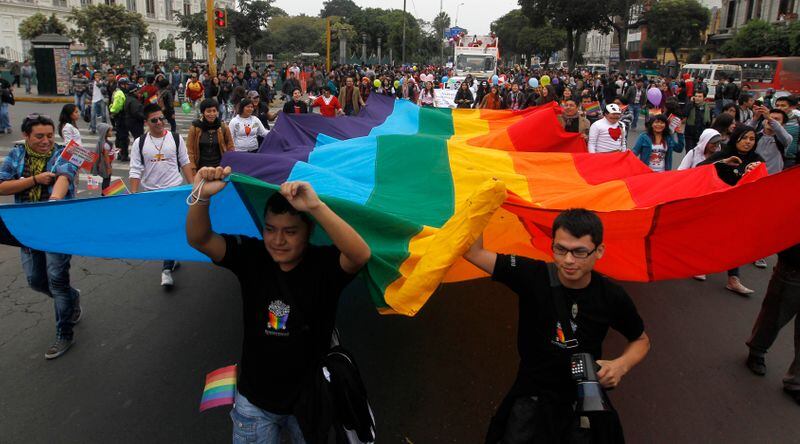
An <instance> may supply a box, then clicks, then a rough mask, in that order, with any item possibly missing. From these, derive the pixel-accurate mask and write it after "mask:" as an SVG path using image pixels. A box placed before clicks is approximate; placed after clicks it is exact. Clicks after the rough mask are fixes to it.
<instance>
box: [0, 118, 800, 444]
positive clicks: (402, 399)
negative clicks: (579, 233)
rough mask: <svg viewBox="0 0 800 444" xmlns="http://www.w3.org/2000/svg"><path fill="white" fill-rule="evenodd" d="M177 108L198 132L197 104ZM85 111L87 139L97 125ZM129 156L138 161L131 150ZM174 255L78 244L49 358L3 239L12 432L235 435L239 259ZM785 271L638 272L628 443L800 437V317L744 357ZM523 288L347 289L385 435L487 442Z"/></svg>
mask: <svg viewBox="0 0 800 444" xmlns="http://www.w3.org/2000/svg"><path fill="white" fill-rule="evenodd" d="M60 108H61V104H53V105H41V104H27V103H20V104H19V105H17V106H15V107H12V123H13V125H14V128H15V133H14V134H11V135H2V136H0V156H5V154H6V153H7V152H8V148H9V147H10V145H11V143H12V142H13V141H15V140H19V139H20V138H21V136H20V134H19V130H18V128H19V122H20V119H21V118H22V117H23V116H25V115H26V114H28V113H30V112H33V111H37V112H43V113H46V114H49V115H51V116H52V117H57V116H58V110H60ZM178 115H179V116H181V117H182V118H181V121H179V127H180V128H181V133H182V134H185V133H186V130H187V128H188V121H189V119H187V118H185V117H183V116H182V114H180V113H179V114H178ZM80 125H81V127H82V130H81V131H82V133H83V134H84V137H86V139H85V140H86V141H87V143H89V142H90V141H91V139H89V137H88V130H86V129H85V127H87V126H88V125H86V124H84V123H83V122H81V124H80ZM633 137H634V136H633V135H632V136H631V143H632V141H633V140H634V138H633ZM674 162H679V158H678V159H675V160H674ZM114 167H115V175H120V176H127V167H125V166H123V165H121V164H120V165H116V164H115V165H114ZM8 201H9V200H8V198H6V199H4V200H3V201H2V202H8ZM104 216H106V217H107V219H106V218H104ZM107 221H114V215H97V219H96V220H94V221H76V223H78V224H81V225H82V226H84V227H85V228H87V229H90V228H91V224H92V223H104V222H107ZM118 222H119V223H135V221H118ZM710 229H713V228H710ZM774 262H775V258H774V257H772V258H770V259H769V263H770V267H771V266H772V265H774ZM160 268H161V264H160V263H156V262H142V261H122V260H103V259H95V258H84V257H76V258H75V259H74V260H73V262H72V280H73V285H74V286H76V287H77V288H80V289H81V290H82V291H83V296H82V304H83V308H84V319H83V320H82V321H81V323H80V324H79V326H78V327H77V329H76V341H77V342H76V345H75V346H74V347H73V348H72V349H71V350H70V351H69V352H68V353H67V354H66V355H64V356H63V357H61V358H59V359H56V360H54V361H45V360H44V357H43V355H44V351H45V349H46V348H47V346H48V345H49V344H50V342H51V341H52V339H53V336H54V321H53V317H54V316H53V306H52V302H51V301H50V300H49V299H48V298H47V297H46V296H43V295H41V294H38V293H34V292H33V291H31V290H29V289H28V288H27V285H26V281H25V276H24V274H23V273H22V271H21V268H20V264H19V252H18V249H16V248H10V247H5V246H0V393H2V394H3V396H1V397H0V443H3V444H5V443H13V444H16V443H26V444H27V443H107V442H115V443H222V442H230V430H231V425H230V420H229V418H228V417H227V409H226V408H217V409H213V410H211V411H208V412H205V413H202V414H201V413H198V412H197V408H198V405H199V400H200V395H201V393H202V390H203V383H204V377H205V374H206V373H207V372H209V371H211V370H213V369H216V368H218V367H222V366H224V365H228V364H231V363H234V362H236V359H237V357H238V356H239V353H240V347H241V331H240V329H241V313H240V310H241V304H240V300H239V288H238V284H237V282H236V280H235V278H234V276H233V275H232V274H231V273H229V272H227V271H225V270H221V269H217V268H215V267H213V266H211V265H208V264H199V263H184V264H183V266H182V267H181V268H180V269H179V270H178V271H177V272H176V273H175V280H176V286H175V288H174V290H173V291H171V292H164V291H163V290H162V288H161V287H160V286H159V282H160ZM769 274H770V272H769V271H767V270H758V269H756V268H755V267H753V266H752V265H745V266H743V267H742V280H743V282H744V283H745V285H747V286H749V287H751V288H753V289H754V290H755V291H756V293H755V294H754V295H753V296H752V297H750V298H744V297H741V296H737V295H735V294H733V293H731V292H729V291H727V290H725V289H724V280H725V275H724V273H718V274H715V275H711V276H709V280H708V281H707V282H696V281H693V280H681V281H668V282H657V283H652V284H628V283H626V284H624V286H625V288H626V289H627V290H628V291H629V292H630V294H631V295H632V297H633V299H634V301H635V302H636V304H637V306H638V308H639V311H640V313H641V315H642V317H643V319H644V320H645V325H646V329H647V332H648V334H649V335H650V337H651V340H652V344H653V347H652V350H651V352H650V355H649V356H648V358H647V359H646V360H645V361H644V362H643V363H642V364H641V365H640V366H639V367H637V368H636V369H634V370H633V371H632V372H631V373H630V374H629V375H628V376H627V377H626V378H625V379H624V380H623V382H622V384H621V386H620V387H619V388H618V389H616V390H614V391H613V393H612V394H611V398H612V400H613V402H614V404H615V406H616V407H617V409H618V410H619V411H620V415H621V417H622V420H623V424H624V426H625V432H626V437H627V439H628V442H631V443H650V442H653V443H695V442H696V443H708V442H714V443H717V442H719V443H751V442H767V443H783V442H796V441H797V439H798V437H799V436H800V407H799V406H797V405H796V404H795V403H794V402H793V401H791V400H790V399H789V398H788V397H787V396H785V395H784V394H783V393H782V392H781V382H780V381H781V376H782V374H783V371H784V370H785V368H786V367H787V366H788V364H789V362H790V361H791V353H792V340H791V329H792V326H791V325H789V326H787V328H786V329H785V330H784V331H783V332H782V334H781V335H780V337H779V338H778V341H777V342H776V344H775V345H774V347H773V349H772V350H771V353H770V354H769V355H768V357H767V366H768V373H767V376H766V377H762V378H759V377H756V376H753V375H752V374H751V373H750V372H749V371H748V370H747V369H746V368H745V367H744V365H743V362H744V358H745V356H746V347H745V345H744V342H745V341H746V340H747V338H748V335H749V332H750V329H751V327H752V324H753V321H754V319H755V317H756V315H757V313H758V310H759V307H760V304H761V301H762V300H763V295H764V292H765V290H766V285H767V282H768V279H769ZM516 298H517V297H516V296H515V295H514V294H513V293H511V292H510V291H509V290H507V289H506V288H505V287H503V286H501V285H499V284H496V283H493V282H490V281H489V280H485V279H484V280H479V281H471V282H465V283H460V284H451V285H446V286H444V287H442V288H441V289H440V290H439V291H438V292H437V293H436V294H435V295H434V296H433V297H432V298H431V300H430V302H429V303H428V304H427V305H426V306H425V307H424V309H423V310H422V311H421V313H420V314H419V315H418V316H417V317H415V318H406V317H399V316H381V315H379V314H377V313H376V311H375V310H374V307H373V306H372V305H371V302H370V301H369V299H368V297H367V294H366V290H365V288H364V287H363V284H362V283H361V281H356V282H354V283H353V284H352V285H351V286H350V287H349V288H348V289H347V291H346V293H345V296H344V297H343V298H342V301H341V304H340V306H339V317H338V325H339V328H340V330H341V333H342V340H343V344H344V345H345V346H346V347H347V348H349V349H351V351H352V352H353V353H354V355H355V356H356V358H357V360H358V364H359V366H360V368H361V372H362V374H363V376H364V379H365V383H366V386H367V389H368V392H369V396H370V400H371V401H372V404H373V408H374V410H375V414H376V417H377V421H378V436H379V439H378V442H379V443H403V444H409V443H414V444H427V443H443V442H447V443H450V442H453V443H479V442H482V440H483V433H484V431H485V429H486V426H487V424H488V421H489V419H490V417H491V415H492V413H493V411H494V409H495V408H496V407H497V405H498V403H499V402H500V400H501V399H502V397H503V395H504V394H505V392H506V390H507V389H508V387H509V386H510V384H511V382H512V380H513V377H514V372H515V370H516V365H517V356H516V322H517V308H516ZM606 344H607V347H606V348H605V353H606V354H607V356H612V357H613V356H616V355H618V354H619V353H620V352H621V350H622V348H623V346H624V343H623V340H622V338H621V337H620V336H619V335H617V334H616V333H614V334H612V335H610V339H609V340H608V341H607V342H606Z"/></svg>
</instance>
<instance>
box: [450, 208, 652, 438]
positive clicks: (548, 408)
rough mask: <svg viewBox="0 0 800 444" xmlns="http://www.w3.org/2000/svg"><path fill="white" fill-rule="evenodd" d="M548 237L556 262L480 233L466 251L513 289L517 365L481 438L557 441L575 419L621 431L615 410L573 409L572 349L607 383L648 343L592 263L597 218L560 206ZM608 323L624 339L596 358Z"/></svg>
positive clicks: (599, 240) (596, 255) (598, 250)
mask: <svg viewBox="0 0 800 444" xmlns="http://www.w3.org/2000/svg"><path fill="white" fill-rule="evenodd" d="M552 237H553V244H552V249H553V261H554V262H555V264H554V265H550V264H547V263H545V262H542V261H538V260H534V259H529V258H525V257H520V256H514V255H504V254H497V253H494V252H492V251H489V250H486V249H485V248H484V246H483V244H484V241H483V236H481V237H479V238H478V240H477V241H476V242H475V244H474V245H473V246H472V247H471V248H470V249H469V251H467V253H466V254H465V255H464V258H465V259H467V260H468V261H469V262H471V263H472V264H473V265H475V266H477V267H478V268H480V269H481V270H483V271H485V272H486V273H489V274H491V275H492V279H493V280H495V281H499V282H502V283H504V284H506V285H507V286H508V287H509V288H511V290H513V291H514V292H515V293H517V295H518V296H519V326H518V336H517V347H518V351H519V354H520V358H521V359H520V366H519V371H518V373H517V379H516V381H515V383H514V386H513V387H512V388H511V391H510V392H509V394H508V395H507V396H506V398H505V400H504V401H503V403H502V404H501V405H500V407H499V409H498V411H497V414H496V415H495V417H494V418H493V420H492V422H491V425H490V427H489V434H488V437H487V440H486V442H487V443H496V442H501V441H502V442H504V443H512V442H513V443H528V442H561V441H562V438H563V437H564V436H567V435H569V433H571V432H572V431H574V430H576V429H577V428H579V427H580V428H584V429H585V428H590V429H593V430H592V433H597V431H602V430H603V429H606V430H612V429H613V430H618V431H619V433H621V426H620V425H619V422H618V419H617V418H616V416H611V417H610V420H609V419H608V417H606V419H605V420H604V419H603V418H601V417H585V416H580V417H578V415H576V414H575V412H574V410H573V402H574V401H575V400H576V393H577V390H576V387H575V385H574V383H573V382H572V379H571V373H570V357H571V356H572V355H573V354H575V353H589V354H591V355H592V357H593V358H594V359H596V360H597V364H598V365H599V366H600V370H599V371H598V372H597V376H598V378H599V381H600V384H602V385H603V386H604V387H606V388H613V387H616V386H617V385H618V384H619V383H620V380H621V379H622V377H623V376H625V374H626V373H628V372H629V371H630V370H631V369H632V368H633V367H635V366H636V365H637V364H638V363H639V362H641V361H642V359H644V357H645V356H646V355H647V352H648V350H649V348H650V339H649V338H648V337H647V334H646V333H645V331H644V323H643V322H642V319H641V317H639V314H638V312H637V310H636V306H635V305H634V304H633V301H631V298H630V297H629V296H628V295H627V294H626V293H625V290H624V289H623V288H622V287H620V286H618V285H616V284H614V283H612V282H611V281H609V280H608V279H606V278H605V277H603V276H602V275H600V274H598V273H597V272H595V271H593V269H594V266H595V263H596V262H597V261H598V260H599V259H601V258H602V257H603V254H604V253H605V245H604V244H603V224H602V222H601V221H600V218H599V217H597V215H595V214H594V213H592V212H590V211H587V210H584V209H571V210H566V211H564V212H562V213H561V214H560V215H559V216H558V217H557V218H556V219H555V221H554V222H553V228H552ZM489 241H490V242H491V241H492V240H491V239H489ZM609 327H611V328H613V329H615V330H617V331H619V332H620V333H622V335H623V336H625V337H626V338H627V339H628V341H629V342H628V346H627V347H626V348H625V351H624V352H623V353H622V355H621V356H619V357H617V358H616V359H612V360H602V359H601V358H602V344H603V340H604V339H605V337H606V334H607V333H608V328H609ZM595 421H596V422H595ZM606 427H607V428H606ZM612 442H613V441H612Z"/></svg>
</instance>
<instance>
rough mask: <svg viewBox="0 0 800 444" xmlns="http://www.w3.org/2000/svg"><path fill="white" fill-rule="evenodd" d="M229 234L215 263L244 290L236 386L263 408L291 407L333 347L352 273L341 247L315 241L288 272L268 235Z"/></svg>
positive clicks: (284, 409)
mask: <svg viewBox="0 0 800 444" xmlns="http://www.w3.org/2000/svg"><path fill="white" fill-rule="evenodd" d="M223 237H224V238H225V243H226V247H227V250H226V252H225V257H224V258H223V259H222V260H221V261H220V262H218V263H217V265H220V266H222V267H225V268H228V269H230V270H231V271H233V272H234V273H235V274H236V277H238V278H239V284H240V285H241V290H242V310H243V312H244V316H243V320H244V340H243V343H242V359H241V362H240V364H239V381H238V390H239V392H240V393H242V394H243V395H244V396H245V397H246V398H247V399H248V400H249V401H250V402H252V403H253V404H254V405H256V406H258V407H260V408H262V409H264V410H267V411H269V412H272V413H276V414H289V413H292V407H293V405H294V403H295V401H296V400H297V398H298V396H299V395H300V392H301V389H302V387H303V385H304V383H305V382H306V381H308V380H309V379H306V378H307V377H308V376H309V375H312V374H313V371H314V369H315V366H316V364H317V362H318V360H319V357H320V356H321V355H322V354H323V353H324V352H325V351H326V350H328V348H330V341H331V334H332V332H333V327H334V322H335V320H336V306H337V304H338V301H339V295H340V294H341V292H342V290H343V289H344V287H345V286H347V284H348V283H349V282H350V281H351V280H352V279H353V277H354V275H351V274H348V273H347V272H345V271H344V270H342V267H341V265H340V263H339V255H340V253H339V250H337V249H336V248H335V247H317V246H311V245H310V246H308V248H307V249H306V251H305V254H304V256H303V260H302V261H301V262H300V263H299V264H298V265H297V266H296V267H295V268H293V269H292V270H290V271H288V272H284V271H282V270H281V269H280V267H279V266H278V264H277V263H275V261H273V260H272V257H271V256H270V255H269V252H267V250H266V247H265V246H264V241H263V240H261V239H256V238H252V237H245V236H232V235H223Z"/></svg>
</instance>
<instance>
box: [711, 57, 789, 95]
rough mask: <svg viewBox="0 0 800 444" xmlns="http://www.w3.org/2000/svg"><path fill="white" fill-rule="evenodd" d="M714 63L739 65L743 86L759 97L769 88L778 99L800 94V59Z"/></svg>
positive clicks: (744, 60) (786, 58)
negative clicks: (746, 86)
mask: <svg viewBox="0 0 800 444" xmlns="http://www.w3.org/2000/svg"><path fill="white" fill-rule="evenodd" d="M711 62H712V63H725V64H727V65H737V66H740V67H741V68H742V84H744V85H748V86H749V87H750V89H751V90H752V91H754V92H755V93H756V94H757V95H763V94H764V93H765V92H766V91H767V89H768V88H772V89H774V90H775V96H776V97H783V96H788V95H791V94H800V57H751V58H735V59H734V58H730V59H715V60H712V61H711Z"/></svg>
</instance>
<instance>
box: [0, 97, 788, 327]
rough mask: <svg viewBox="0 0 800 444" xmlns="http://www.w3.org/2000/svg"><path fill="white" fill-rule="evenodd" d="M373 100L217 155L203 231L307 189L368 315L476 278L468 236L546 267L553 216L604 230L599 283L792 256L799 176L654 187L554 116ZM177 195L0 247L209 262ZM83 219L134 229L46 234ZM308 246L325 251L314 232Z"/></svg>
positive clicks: (114, 205)
mask: <svg viewBox="0 0 800 444" xmlns="http://www.w3.org/2000/svg"><path fill="white" fill-rule="evenodd" d="M373 97H378V96H377V95H371V96H370V99H373ZM376 100H377V101H371V102H370V104H369V105H368V106H367V108H366V109H365V110H366V111H369V112H367V113H366V114H365V115H363V116H362V115H359V116H357V117H337V118H335V119H330V118H324V117H322V116H317V115H297V116H295V115H283V116H281V117H280V118H279V119H278V123H277V125H276V126H275V129H273V130H272V131H270V134H269V135H268V136H266V139H265V143H264V144H263V145H262V147H261V150H260V154H251V153H236V152H229V153H226V154H225V155H224V157H223V159H222V163H223V165H226V166H231V167H232V168H233V170H234V171H235V172H236V173H235V174H234V175H232V176H231V179H230V183H229V184H228V186H227V187H226V188H225V189H223V190H222V191H221V192H220V193H219V194H218V195H216V196H214V198H213V200H212V203H211V206H210V208H209V211H210V215H211V220H212V221H213V229H214V231H216V232H218V233H236V234H241V235H245V236H252V237H256V238H260V237H261V236H262V225H263V218H262V215H263V211H264V205H265V203H266V201H267V199H268V198H269V197H270V196H271V195H272V194H273V193H275V192H276V191H277V190H278V186H277V185H276V184H281V183H283V182H285V181H287V180H289V181H294V180H303V181H308V182H310V183H311V184H312V185H313V187H314V189H315V190H316V191H317V193H318V194H319V195H320V196H321V198H322V200H323V201H324V202H325V203H326V204H327V205H328V206H329V207H330V208H332V209H333V210H334V211H335V212H336V213H337V214H339V215H340V216H341V217H342V218H343V219H344V220H346V221H347V222H348V223H350V224H351V225H352V226H353V227H354V228H355V229H356V231H358V233H360V234H361V236H362V237H363V238H364V239H365V240H366V242H367V244H368V245H369V247H370V249H371V252H372V257H371V259H370V261H369V262H368V264H367V265H366V267H365V268H364V269H363V270H362V272H361V274H362V277H363V278H364V281H365V282H366V284H367V288H368V290H369V294H370V297H371V299H372V301H373V303H374V304H375V306H376V308H377V309H378V310H379V311H380V312H381V313H398V314H404V315H409V316H413V315H415V314H416V313H417V312H419V310H421V309H422V307H423V306H424V304H425V303H426V302H427V300H428V299H429V298H430V297H431V296H432V295H433V294H434V292H435V291H436V289H437V288H438V287H439V285H440V284H441V283H443V282H445V283H446V282H457V281H464V280H468V279H474V278H479V277H485V274H484V273H482V272H480V271H479V270H478V269H477V268H475V267H474V266H472V265H471V264H469V263H468V262H466V261H465V260H463V259H462V255H463V253H464V252H465V251H466V250H467V249H468V248H469V246H470V245H471V243H472V242H473V241H474V240H475V239H476V238H477V236H479V235H480V234H481V233H483V234H484V242H485V245H486V246H487V248H489V249H490V250H493V251H497V252H500V253H509V254H518V255H524V256H528V257H533V258H536V259H543V260H552V251H551V244H552V238H551V234H550V229H551V227H552V222H553V219H554V218H555V217H556V216H557V215H558V213H559V212H560V211H562V210H564V209H567V208H575V207H584V208H588V209H590V210H593V211H595V212H596V213H597V214H598V215H599V216H600V218H601V219H602V220H603V222H604V225H605V244H606V250H605V254H604V255H603V258H602V259H601V260H599V261H598V262H597V270H598V271H600V272H602V273H604V274H606V275H608V276H610V277H612V278H615V279H619V280H628V281H654V280H663V279H678V278H687V277H691V276H694V275H698V274H709V273H715V272H718V271H723V270H727V269H730V268H734V267H736V266H738V265H741V264H745V263H748V262H753V261H754V260H756V259H759V258H762V257H765V256H768V255H770V254H773V253H775V252H777V251H781V250H783V249H785V248H787V247H789V246H792V245H794V244H797V243H800V231H798V230H796V229H794V225H793V221H795V220H796V216H797V214H800V195H798V194H797V193H794V194H793V193H789V194H786V193H783V192H782V190H785V189H791V188H792V187H794V186H795V185H796V183H798V181H800V168H792V169H788V170H786V171H783V172H781V173H777V174H772V175H769V176H767V175H766V170H765V168H764V167H763V166H762V167H759V168H758V169H756V170H755V171H753V172H751V173H749V174H747V175H746V176H745V177H744V178H742V180H741V181H740V182H739V183H738V184H737V185H735V186H730V185H728V184H726V183H724V182H722V181H721V180H720V179H719V177H718V176H717V173H716V169H715V167H714V166H713V165H706V166H702V167H698V168H692V169H689V170H682V171H668V172H664V173H654V172H652V171H651V170H650V168H649V167H648V166H647V165H645V164H644V163H642V162H641V161H640V160H639V159H638V158H637V157H636V156H635V155H633V154H632V153H630V152H626V153H608V154H588V153H586V152H585V145H583V142H582V140H578V139H582V137H581V136H580V135H577V134H564V131H563V128H561V126H560V125H559V124H558V121H557V112H558V111H557V110H556V109H555V108H554V107H553V106H542V107H536V108H533V109H530V110H525V111H521V112H515V111H491V112H489V111H487V110H459V109H455V110H451V109H431V108H424V109H421V108H420V107H418V106H416V105H414V104H412V103H410V102H408V101H404V100H390V101H389V100H388V99H387V101H384V100H383V99H376ZM382 107H384V108H382ZM370 113H372V114H370ZM581 150H583V151H581ZM190 191H191V186H190V185H185V186H182V187H176V188H170V189H166V190H160V191H155V192H148V193H139V194H131V195H129V196H120V197H119V198H117V199H103V198H99V197H98V198H88V199H78V200H71V201H60V202H56V203H52V204H51V203H42V204H37V205H4V206H0V243H5V244H9V245H24V246H26V247H29V248H35V249H38V250H43V251H59V252H62V253H67V254H73V255H80V256H100V257H106V258H130V259H145V260H161V259H165V258H170V259H176V260H196V261H206V262H207V261H208V260H209V259H208V258H207V257H206V256H204V255H203V254H201V253H200V252H198V251H196V250H194V249H192V248H191V247H190V246H189V245H188V244H187V243H186V235H185V226H184V221H185V220H186V212H187V206H186V197H187V195H188V194H189V193H190ZM742 202H748V205H750V206H748V207H747V209H743V207H742V204H741V203H742ZM96 214H114V216H115V218H117V219H118V220H135V221H137V222H136V223H135V224H101V225H100V226H98V227H94V228H93V229H92V230H91V231H88V232H83V231H80V230H78V231H76V232H73V233H71V234H70V236H69V237H63V236H61V237H53V236H51V235H49V233H50V231H49V230H48V227H51V226H52V225H53V224H68V223H71V222H72V221H74V220H81V219H86V218H89V217H92V216H94V215H96ZM731 217H734V218H735V219H736V221H737V223H736V224H731V223H730V220H731ZM700 226H702V227H705V226H713V227H714V229H713V230H698V229H697V227H700ZM742 232H748V233H749V232H752V233H755V232H757V233H759V235H758V236H751V237H746V238H742V236H741V233H742ZM142 233H146V236H142V235H141V234H142ZM730 239H739V240H740V241H739V242H730ZM312 242H313V243H317V244H325V243H329V242H330V239H329V238H328V237H327V236H326V234H325V232H324V230H315V232H314V237H313V238H312ZM453 303H457V302H453ZM274 322H275V323H276V324H277V325H280V319H277V318H276V319H275V320H274Z"/></svg>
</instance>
